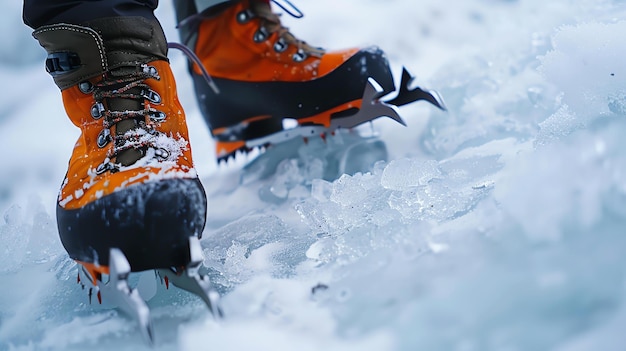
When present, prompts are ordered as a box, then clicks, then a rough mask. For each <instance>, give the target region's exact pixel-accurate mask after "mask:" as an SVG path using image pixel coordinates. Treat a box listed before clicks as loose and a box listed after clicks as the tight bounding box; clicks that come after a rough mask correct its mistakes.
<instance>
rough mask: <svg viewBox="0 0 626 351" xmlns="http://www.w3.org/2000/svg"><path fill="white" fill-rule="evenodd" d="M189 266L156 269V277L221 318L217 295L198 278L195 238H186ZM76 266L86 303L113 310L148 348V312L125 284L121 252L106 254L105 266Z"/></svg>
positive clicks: (198, 254) (126, 272)
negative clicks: (135, 327)
mask: <svg viewBox="0 0 626 351" xmlns="http://www.w3.org/2000/svg"><path fill="white" fill-rule="evenodd" d="M188 254H189V263H188V264H187V266H185V267H171V268H169V269H156V270H155V272H156V277H157V279H158V280H159V281H161V283H162V284H163V285H164V286H165V287H166V288H167V289H169V286H170V284H172V285H174V286H176V287H178V288H180V289H183V290H186V291H188V292H190V293H193V294H195V295H196V296H198V297H200V299H202V300H203V301H204V303H205V304H206V305H207V307H208V308H209V311H210V312H211V314H212V315H213V317H214V318H215V319H221V318H223V316H224V313H223V311H222V308H221V306H220V302H219V294H218V293H217V291H215V289H213V287H212V286H211V283H210V282H209V279H208V278H207V277H206V276H203V275H201V274H199V272H198V269H199V267H200V265H201V264H202V248H201V247H200V242H199V240H198V238H196V237H190V238H189V252H188ZM78 263H79V270H78V277H77V282H78V283H79V284H81V286H82V287H83V289H84V290H87V291H88V296H89V301H90V302H91V303H93V302H94V301H93V300H94V299H93V297H94V296H95V297H96V299H97V302H98V303H100V304H102V303H103V301H105V302H106V303H107V305H111V306H115V307H117V308H119V309H120V310H121V311H123V312H124V313H126V314H127V315H128V316H130V317H131V318H133V319H134V320H135V321H136V322H137V324H138V325H139V330H140V332H141V334H142V336H143V338H144V340H145V341H146V343H148V344H149V345H154V343H155V335H154V328H153V326H152V321H151V318H150V309H149V308H148V305H147V304H146V301H145V300H144V299H143V298H142V296H141V295H140V293H139V290H138V289H137V288H132V287H131V286H130V284H129V280H128V278H129V276H130V274H131V266H130V263H129V262H128V259H127V258H126V256H125V255H124V254H123V253H122V251H121V250H119V249H117V248H112V249H111V250H110V253H109V265H108V266H95V265H94V264H90V263H83V262H78Z"/></svg>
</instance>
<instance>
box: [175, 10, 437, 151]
mask: <svg viewBox="0 0 626 351" xmlns="http://www.w3.org/2000/svg"><path fill="white" fill-rule="evenodd" d="M176 10H177V16H178V18H179V20H180V21H181V25H180V27H179V28H180V34H181V38H182V40H183V41H184V42H185V44H187V45H188V46H190V47H191V48H193V49H194V51H195V52H196V54H197V56H198V57H199V58H200V60H201V61H202V63H203V66H204V68H205V69H206V71H207V72H208V73H209V74H210V75H211V77H212V78H213V80H214V82H215V85H216V86H217V87H218V88H219V93H216V92H215V91H214V90H213V89H212V88H211V86H210V85H208V84H207V83H206V82H205V79H204V78H203V77H202V75H201V68H200V67H198V66H197V65H192V66H191V71H192V75H193V78H194V85H195V89H196V96H197V98H198V102H199V106H200V109H201V111H202V113H203V115H204V118H205V119H206V121H207V123H208V125H209V128H210V130H211V133H212V135H213V137H214V138H215V139H216V141H217V145H216V152H217V157H218V160H219V159H224V158H228V157H230V156H233V154H234V153H236V152H237V151H239V150H244V151H249V150H250V148H254V147H263V146H267V145H271V144H275V143H280V142H284V141H287V140H289V139H292V138H295V137H311V136H319V135H322V136H325V135H326V134H328V133H331V132H333V131H334V130H336V129H338V128H352V127H354V126H356V125H359V124H362V123H364V122H368V121H371V120H372V119H375V118H377V117H381V116H389V117H391V118H393V119H395V120H397V121H398V122H400V123H403V121H402V119H401V118H400V116H399V115H398V113H397V111H396V109H395V106H394V105H390V104H386V103H384V102H382V101H380V100H379V99H380V98H381V97H382V96H385V95H387V94H389V93H391V92H393V91H394V90H395V85H394V81H393V77H392V74H391V70H390V67H389V63H388V61H387V59H386V57H385V54H384V52H383V51H381V50H380V49H378V48H376V47H370V48H364V49H359V48H351V49H346V50H340V51H333V52H327V51H326V50H324V49H321V48H317V47H313V46H311V45H308V44H307V43H305V42H304V41H302V40H300V39H297V38H296V37H295V36H294V35H293V34H292V33H290V32H289V30H288V29H287V28H285V27H284V26H283V25H282V24H281V22H280V19H279V16H278V15H277V14H275V13H273V12H272V9H271V7H270V3H269V1H264V0H241V1H234V2H233V1H231V2H227V3H224V4H221V5H218V6H212V7H209V8H208V9H204V10H203V9H197V8H196V7H195V5H194V4H193V2H192V1H179V2H177V8H176ZM198 10H201V11H200V13H197V12H198ZM287 12H288V13H291V14H293V13H292V12H291V11H287ZM298 13H299V12H298ZM402 83H406V84H408V82H405V81H404V80H403V82H402ZM400 91H402V92H404V93H405V94H403V95H404V97H403V98H402V99H396V101H398V102H401V103H400V104H398V105H401V104H404V103H408V102H411V101H415V100H418V99H423V97H424V96H428V97H432V96H431V94H430V93H429V92H424V91H422V90H421V89H420V91H421V92H424V94H425V95H422V96H410V97H409V96H408V95H407V94H406V93H411V91H410V90H409V89H408V87H401V89H400ZM432 100H433V101H437V99H435V98H433V99H432ZM440 106H442V105H440ZM290 120H291V123H285V121H290ZM294 122H295V123H294ZM289 124H291V126H289ZM403 124H404V123H403ZM293 126H295V127H297V128H291V127H293Z"/></svg>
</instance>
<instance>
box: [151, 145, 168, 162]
mask: <svg viewBox="0 0 626 351" xmlns="http://www.w3.org/2000/svg"><path fill="white" fill-rule="evenodd" d="M154 154H155V155H156V157H158V158H160V159H163V160H165V159H167V158H168V157H170V153H169V152H168V151H167V150H165V149H163V148H159V149H156V150H154Z"/></svg>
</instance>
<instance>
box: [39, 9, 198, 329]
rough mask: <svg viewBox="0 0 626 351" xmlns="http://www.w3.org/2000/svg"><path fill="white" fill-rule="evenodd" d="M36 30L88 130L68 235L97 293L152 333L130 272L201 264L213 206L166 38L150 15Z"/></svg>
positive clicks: (66, 187)
mask: <svg viewBox="0 0 626 351" xmlns="http://www.w3.org/2000/svg"><path fill="white" fill-rule="evenodd" d="M33 36H34V37H35V38H36V39H37V40H38V41H39V43H40V44H41V46H43V47H44V49H46V51H47V53H48V58H47V60H46V69H47V71H48V72H49V73H50V74H51V75H52V77H53V78H54V81H55V83H56V84H57V86H58V87H59V88H60V89H61V95H62V98H63V103H64V106H65V110H66V113H67V115H68V117H69V118H70V120H71V121H72V123H73V124H74V125H76V126H77V127H78V128H80V131H81V135H80V137H79V138H78V141H77V142H76V144H75V146H74V151H73V154H72V156H71V158H70V161H69V168H68V171H67V174H66V177H65V180H64V181H63V184H62V186H61V190H60V192H59V197H58V206H57V222H58V230H59V234H60V238H61V242H62V244H63V246H64V247H65V249H66V250H67V252H68V254H69V256H70V257H71V258H72V259H74V260H76V261H77V262H78V263H80V265H79V267H80V269H79V277H81V275H82V276H83V278H84V279H87V280H89V281H91V283H92V284H93V286H94V288H95V289H98V290H97V291H98V292H99V291H100V290H99V288H100V287H99V285H100V286H101V287H103V286H106V288H107V289H108V291H110V293H111V294H112V297H113V298H114V299H116V300H117V301H119V303H120V304H122V306H121V307H122V309H125V310H127V311H130V312H129V313H130V314H131V315H135V316H136V318H137V319H138V320H139V321H140V324H142V327H143V329H144V335H145V336H146V337H147V339H148V340H152V336H151V327H150V326H149V322H148V321H149V318H148V317H147V313H148V312H147V307H146V306H145V302H143V301H142V300H141V299H140V298H139V297H138V295H137V294H136V291H132V289H130V288H129V287H128V286H127V282H126V278H127V276H128V274H129V273H130V272H137V271H143V270H148V269H157V270H158V269H166V270H172V271H176V272H177V274H178V275H181V272H183V271H184V269H185V268H186V267H189V266H190V265H191V266H193V267H192V268H194V269H195V267H196V266H197V265H198V258H197V253H196V254H194V252H196V251H197V247H198V246H199V243H198V238H199V237H200V236H201V234H202V230H203V228H204V224H205V218H206V210H207V200H206V195H205V192H204V189H203V187H202V185H201V183H200V181H199V179H198V176H197V174H196V171H195V169H194V166H193V161H192V156H191V148H190V145H189V139H188V131H187V125H186V121H185V115H184V112H183V109H182V107H181V105H180V103H179V101H178V97H177V93H176V83H175V81H174V77H173V75H172V72H171V70H170V66H169V62H168V60H167V56H166V55H167V42H166V41H165V36H164V34H163V31H162V29H161V27H160V25H159V24H158V22H156V20H148V19H146V18H143V17H114V18H103V19H98V20H93V21H90V22H86V23H83V24H82V25H73V24H55V25H48V26H43V27H40V28H38V29H37V30H35V32H34V33H33ZM103 275H108V276H110V277H109V283H107V281H106V280H104V279H103V278H102V276H103ZM194 279H195V276H194ZM200 280H201V279H200ZM205 285H206V284H205ZM107 289H104V287H103V289H102V291H103V292H104V291H107ZM98 297H99V298H100V295H98ZM105 297H106V296H105Z"/></svg>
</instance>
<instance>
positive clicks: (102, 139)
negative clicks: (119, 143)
mask: <svg viewBox="0 0 626 351" xmlns="http://www.w3.org/2000/svg"><path fill="white" fill-rule="evenodd" d="M111 140H113V138H112V137H111V131H109V130H108V129H103V130H102V131H101V132H100V134H98V140H97V144H98V147H99V148H101V149H102V148H103V147H105V146H107V144H108V143H109V142H111Z"/></svg>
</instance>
